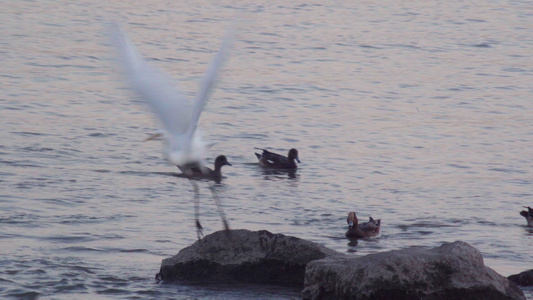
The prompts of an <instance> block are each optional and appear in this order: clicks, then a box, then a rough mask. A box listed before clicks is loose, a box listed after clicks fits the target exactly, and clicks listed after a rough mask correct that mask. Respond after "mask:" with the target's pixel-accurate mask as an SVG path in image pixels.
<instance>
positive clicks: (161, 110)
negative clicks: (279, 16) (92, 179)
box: [111, 24, 232, 236]
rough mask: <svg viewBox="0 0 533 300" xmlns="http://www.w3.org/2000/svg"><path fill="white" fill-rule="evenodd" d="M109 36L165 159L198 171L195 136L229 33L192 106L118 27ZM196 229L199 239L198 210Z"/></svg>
mask: <svg viewBox="0 0 533 300" xmlns="http://www.w3.org/2000/svg"><path fill="white" fill-rule="evenodd" d="M111 34H112V37H113V40H114V44H115V46H116V48H117V50H118V54H119V56H120V61H121V65H122V68H123V70H124V73H125V75H126V77H127V78H128V79H129V81H130V84H131V87H132V88H133V89H134V90H135V91H136V92H137V94H138V95H140V96H141V98H142V99H143V100H144V101H145V102H146V103H147V104H148V105H149V106H150V108H151V109H152V110H153V112H154V113H155V115H156V116H157V117H158V119H159V121H160V122H161V124H162V125H163V126H162V127H163V128H162V129H161V131H160V132H159V133H158V134H159V135H160V136H161V137H162V139H163V141H164V156H165V158H166V159H167V160H168V161H169V163H171V164H173V165H177V166H178V167H179V168H180V169H181V170H182V171H183V170H184V169H187V168H191V167H197V168H200V166H202V165H204V160H205V154H206V150H207V149H206V148H207V143H204V142H203V141H202V139H201V138H200V136H199V135H198V134H197V133H196V129H197V126H198V120H199V119H200V115H201V113H202V110H203V109H204V107H205V105H206V103H207V100H208V99H209V96H210V95H211V92H212V91H213V88H214V85H215V81H216V78H217V73H218V70H219V69H220V67H221V65H222V62H223V61H224V59H225V57H226V56H227V52H228V48H229V44H230V42H231V40H232V31H230V33H228V34H227V36H226V37H225V38H224V40H223V43H222V46H221V48H220V50H219V51H218V53H217V54H216V56H215V57H214V59H213V60H212V61H211V63H210V65H209V67H208V69H207V72H206V73H205V75H204V76H203V78H202V81H201V84H200V88H199V90H198V93H197V94H196V97H195V99H194V101H192V102H191V101H189V99H187V98H186V97H184V96H183V95H181V94H180V93H179V92H178V90H177V89H176V88H175V87H174V86H173V85H172V84H171V80H170V78H169V77H168V76H167V75H165V74H164V73H163V72H161V71H158V70H156V69H155V68H153V67H152V66H150V65H149V64H148V62H147V61H146V60H145V59H144V57H143V56H142V55H141V54H140V53H139V52H138V51H137V49H136V48H135V46H134V45H133V43H131V41H130V40H129V39H128V38H127V37H126V35H125V34H124V33H123V32H122V31H121V30H120V28H119V26H118V25H117V24H112V25H111ZM191 183H192V184H193V186H194V188H195V192H196V201H198V199H199V195H198V186H197V185H196V183H195V182H192V181H191ZM213 197H214V199H215V202H217V207H218V208H219V212H220V214H221V217H222V219H223V222H224V226H225V227H226V229H228V225H227V222H226V220H225V217H224V214H223V211H222V208H221V207H220V203H218V200H217V199H216V197H215V195H214V194H213ZM197 207H198V205H197ZM196 227H197V232H198V233H199V236H200V234H201V230H202V227H201V225H200V222H199V220H198V209H197V210H196Z"/></svg>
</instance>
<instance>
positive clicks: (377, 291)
mask: <svg viewBox="0 0 533 300" xmlns="http://www.w3.org/2000/svg"><path fill="white" fill-rule="evenodd" d="M302 294H303V298H304V299H376V300H379V299H427V300H431V299H439V300H443V299H454V300H457V299H468V300H475V299H480V300H481V299H494V300H496V299H525V297H524V294H523V292H522V291H521V290H520V289H519V288H518V287H517V286H516V285H515V284H514V283H512V282H510V281H509V280H508V279H507V278H505V277H503V276H501V275H499V274H498V273H496V272H495V271H494V270H492V269H490V268H489V267H486V266H485V265H484V263H483V257H482V256H481V253H480V252H479V251H478V250H477V249H475V248H474V247H472V246H470V245H469V244H467V243H465V242H460V241H458V242H454V243H446V244H443V245H442V246H440V247H436V248H433V249H426V248H422V247H411V248H407V249H402V250H395V251H389V252H381V253H376V254H370V255H366V256H363V257H349V258H346V257H345V258H341V259H332V258H329V257H328V258H325V259H322V260H318V261H313V262H310V263H309V264H308V265H307V269H306V273H305V284H304V290H303V292H302Z"/></svg>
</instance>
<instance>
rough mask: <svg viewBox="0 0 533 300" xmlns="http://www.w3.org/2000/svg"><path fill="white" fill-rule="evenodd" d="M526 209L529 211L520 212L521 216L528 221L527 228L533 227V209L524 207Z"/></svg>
mask: <svg viewBox="0 0 533 300" xmlns="http://www.w3.org/2000/svg"><path fill="white" fill-rule="evenodd" d="M524 208H527V211H525V210H523V211H521V212H520V215H521V216H522V217H524V218H526V220H527V226H529V227H533V208H531V207H529V206H524Z"/></svg>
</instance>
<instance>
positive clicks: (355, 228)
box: [345, 211, 381, 239]
mask: <svg viewBox="0 0 533 300" xmlns="http://www.w3.org/2000/svg"><path fill="white" fill-rule="evenodd" d="M346 222H347V223H348V231H346V234H345V235H346V237H347V238H350V239H360V238H369V237H375V236H377V235H379V232H380V226H381V220H377V221H376V220H374V219H373V218H372V217H370V220H369V221H368V222H365V223H361V224H359V220H358V219H357V216H356V215H355V212H353V211H352V212H350V213H349V214H348V218H347V219H346Z"/></svg>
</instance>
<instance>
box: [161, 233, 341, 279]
mask: <svg viewBox="0 0 533 300" xmlns="http://www.w3.org/2000/svg"><path fill="white" fill-rule="evenodd" d="M325 257H336V258H341V257H344V254H341V253H338V252H336V251H334V250H331V249H328V248H326V247H324V246H322V245H319V244H317V243H313V242H310V241H306V240H302V239H299V238H296V237H290V236H285V235H283V234H272V233H270V232H268V231H266V230H261V231H249V230H244V229H241V230H231V231H230V235H229V237H228V234H227V232H225V231H218V232H215V233H213V234H210V235H207V236H206V237H204V238H203V239H201V240H199V241H196V242H195V243H194V244H193V245H191V246H189V247H187V248H184V249H182V250H181V251H180V252H179V253H178V254H177V255H175V256H174V257H171V258H167V259H165V260H163V262H162V264H161V270H160V273H159V274H158V275H156V277H158V278H159V279H161V280H163V281H172V280H193V281H198V280H205V281H213V280H214V281H235V280H236V281H242V282H248V283H268V284H280V285H287V286H298V287H303V282H304V274H305V266H306V265H307V263H309V262H310V261H313V260H317V259H322V258H325Z"/></svg>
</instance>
